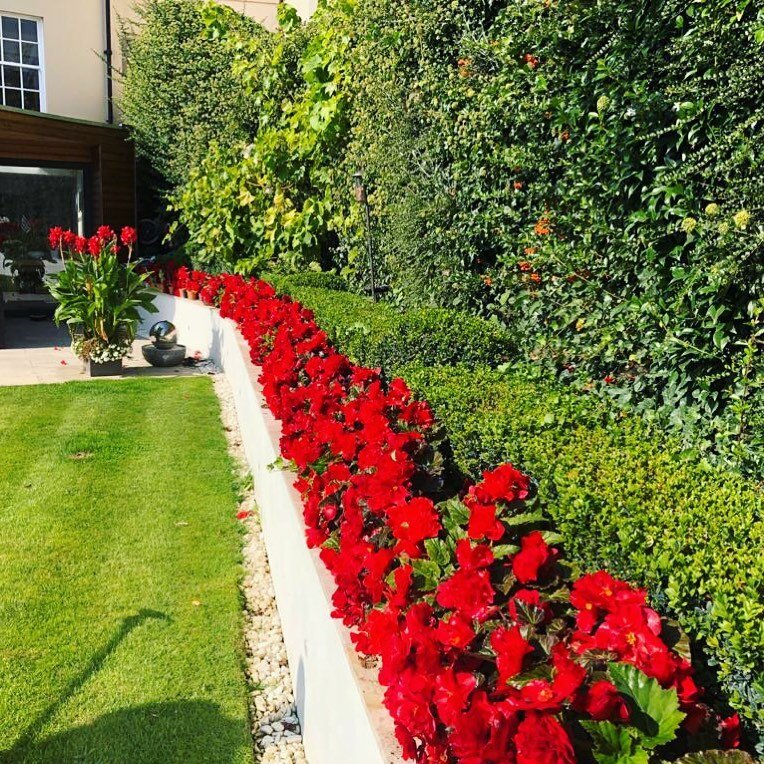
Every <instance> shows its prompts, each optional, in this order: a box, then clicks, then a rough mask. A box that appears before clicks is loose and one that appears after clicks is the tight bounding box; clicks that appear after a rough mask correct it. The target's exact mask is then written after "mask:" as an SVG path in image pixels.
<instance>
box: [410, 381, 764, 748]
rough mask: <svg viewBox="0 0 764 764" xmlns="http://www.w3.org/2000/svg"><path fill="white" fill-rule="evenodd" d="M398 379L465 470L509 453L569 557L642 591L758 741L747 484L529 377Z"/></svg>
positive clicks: (759, 660) (763, 517) (757, 638)
mask: <svg viewBox="0 0 764 764" xmlns="http://www.w3.org/2000/svg"><path fill="white" fill-rule="evenodd" d="M403 376H404V378H405V379H406V381H407V382H408V383H409V384H410V385H411V386H412V388H413V389H414V390H416V391H417V392H418V393H419V394H421V395H422V396H423V397H424V398H425V399H426V400H428V401H429V403H430V404H431V405H432V407H433V410H434V412H435V414H436V416H437V417H438V418H439V419H440V420H441V421H442V422H443V423H444V424H445V426H446V429H447V431H448V433H449V439H450V442H451V447H452V448H453V452H454V455H455V459H456V461H457V463H458V465H459V466H460V467H461V468H462V469H463V470H464V471H465V472H467V473H468V474H470V475H472V476H473V477H477V476H479V475H480V473H481V471H482V470H485V469H490V468H491V467H493V466H494V465H496V464H501V463H502V462H505V461H510V462H512V463H513V464H516V465H517V466H518V467H520V468H521V469H523V470H525V471H527V472H528V473H529V474H531V475H533V476H534V477H535V478H536V479H537V480H538V483H539V491H540V497H541V499H542V501H543V502H544V504H545V506H546V507H547V508H548V511H549V513H550V515H551V516H552V518H553V520H554V523H555V526H556V527H557V529H558V530H559V531H560V533H561V534H562V536H563V538H564V539H565V545H566V549H567V550H568V552H569V554H571V556H572V557H573V558H574V559H577V560H579V561H580V562H582V563H583V564H584V565H585V566H586V567H587V568H588V569H590V570H594V569H597V568H600V567H602V568H605V569H608V570H611V571H614V572H616V573H618V574H620V575H623V576H625V577H627V578H629V579H630V580H634V581H637V582H639V583H641V584H644V585H647V586H649V587H650V588H651V589H652V590H653V591H654V592H655V596H656V597H658V601H663V602H664V603H665V605H666V606H667V608H669V609H670V611H673V612H674V613H675V614H676V616H677V617H678V618H679V619H680V621H681V623H682V625H683V626H684V627H685V628H686V629H687V630H688V631H689V632H690V633H691V634H692V635H693V636H695V637H697V638H698V639H700V640H702V641H703V642H704V643H705V644H707V645H708V654H709V658H710V662H711V663H712V664H716V665H717V668H718V671H719V676H720V678H721V681H722V683H723V685H724V687H725V689H726V690H727V692H728V693H729V694H730V697H731V699H732V703H733V705H734V706H735V707H737V708H739V709H740V710H741V711H742V712H743V713H744V715H745V716H746V718H747V719H748V720H749V721H750V722H752V723H754V724H755V725H757V726H758V729H759V734H760V735H762V742H764V734H762V733H764V597H763V596H762V590H761V581H762V580H764V560H762V556H761V550H762V549H764V496H762V493H761V490H760V489H759V487H758V485H756V484H755V483H753V482H752V481H750V480H746V479H744V478H742V477H740V476H739V475H737V474H735V473H732V472H729V471H724V470H720V469H718V468H714V467H712V466H709V465H707V464H705V463H703V462H699V461H698V458H697V454H695V453H685V452H682V450H681V449H680V447H679V446H678V445H677V443H676V442H675V441H672V440H666V439H665V438H662V437H661V436H660V434H659V433H657V432H655V431H654V430H652V429H650V428H649V427H647V426H646V425H645V424H644V423H642V422H641V421H640V420H639V419H637V418H633V417H625V416H623V415H617V414H616V415H614V414H613V413H612V412H611V411H609V409H608V407H607V406H606V405H605V404H603V403H602V402H598V401H597V399H596V398H591V397H589V398H587V397H585V396H581V395H580V394H576V393H575V392H572V391H569V390H565V389H563V388H560V387H559V386H557V385H552V384H548V383H547V384H545V383H543V382H541V381H540V380H538V379H530V378H528V377H524V376H522V375H521V374H518V373H513V374H502V373H499V372H496V371H492V370H489V369H485V368H482V369H481V368H478V369H476V370H474V371H466V370H459V369H453V368H429V367H424V366H411V367H408V368H407V369H405V370H404V371H403ZM613 416H615V417H616V420H615V421H613Z"/></svg>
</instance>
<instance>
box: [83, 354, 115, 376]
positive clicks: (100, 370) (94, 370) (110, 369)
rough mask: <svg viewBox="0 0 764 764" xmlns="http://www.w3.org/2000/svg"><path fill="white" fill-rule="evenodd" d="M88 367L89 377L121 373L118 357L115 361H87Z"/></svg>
mask: <svg viewBox="0 0 764 764" xmlns="http://www.w3.org/2000/svg"><path fill="white" fill-rule="evenodd" d="M88 368H89V370H90V376H91V377H116V376H118V375H119V374H121V373H122V359H121V358H118V359H117V360H116V361H106V362H104V363H96V362H95V361H88Z"/></svg>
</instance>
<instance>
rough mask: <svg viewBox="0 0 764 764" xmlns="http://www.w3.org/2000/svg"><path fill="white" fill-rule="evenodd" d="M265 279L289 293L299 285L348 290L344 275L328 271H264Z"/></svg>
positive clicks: (337, 290)
mask: <svg viewBox="0 0 764 764" xmlns="http://www.w3.org/2000/svg"><path fill="white" fill-rule="evenodd" d="M260 278H261V279H263V281H267V282H268V283H269V284H272V285H273V286H274V288H275V289H276V290H278V291H279V292H284V293H286V294H288V293H289V291H290V290H291V289H296V288H298V287H313V288H315V289H331V290H333V291H335V292H347V291H348V283H347V281H345V279H343V278H342V276H339V275H337V274H336V273H327V272H326V271H302V272H301V273H290V274H282V273H263V274H261V275H260Z"/></svg>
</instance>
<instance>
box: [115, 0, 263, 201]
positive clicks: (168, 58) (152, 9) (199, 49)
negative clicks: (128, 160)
mask: <svg viewBox="0 0 764 764" xmlns="http://www.w3.org/2000/svg"><path fill="white" fill-rule="evenodd" d="M136 9H137V12H138V19H137V23H136V24H131V23H125V24H123V27H122V29H121V37H122V46H123V50H124V51H125V54H126V56H125V57H126V76H125V78H124V83H123V85H124V89H123V94H122V98H121V101H120V106H121V108H122V112H123V118H124V121H125V123H126V124H127V125H129V126H130V129H131V131H132V133H133V138H134V140H135V145H136V148H137V150H138V153H139V154H140V155H141V156H142V157H143V158H145V159H146V160H147V161H148V163H149V164H150V166H151V167H152V168H153V169H154V170H155V171H156V172H157V173H158V174H159V176H160V177H161V178H162V179H163V181H164V182H165V183H166V184H167V187H168V188H172V187H174V186H176V185H177V184H180V183H183V182H185V181H186V179H187V178H188V174H189V172H190V171H191V169H192V168H193V167H194V166H195V165H197V164H198V163H199V162H200V161H201V159H202V158H203V157H204V156H205V155H206V153H207V151H208V150H209V147H210V143H212V142H215V143H218V144H221V145H224V146H227V147H228V146H232V145H234V144H235V143H236V142H237V141H241V140H244V139H245V138H246V137H247V136H248V135H249V134H250V133H251V132H252V131H253V130H254V128H255V126H256V125H257V121H258V109H257V104H256V103H254V102H252V101H250V100H248V99H247V98H246V91H245V89H244V85H243V82H242V80H241V78H240V77H238V76H236V75H235V74H234V72H233V70H232V66H233V62H234V55H233V53H232V52H231V51H230V50H228V49H227V48H225V47H224V46H221V45H220V44H219V43H218V42H217V41H216V40H215V39H214V38H213V37H212V36H211V35H209V34H208V33H207V26H206V24H205V21H204V15H203V10H202V6H201V4H200V3H198V2H195V1H194V0H140V2H139V3H138V4H137V6H136ZM221 12H222V13H225V14H226V16H227V18H228V21H229V23H230V24H231V25H232V26H233V27H234V28H235V29H237V30H238V31H240V32H241V33H243V34H247V35H249V36H251V37H253V38H257V39H260V40H261V41H262V44H266V43H267V41H268V39H269V35H267V33H266V32H265V30H264V29H263V28H262V27H261V26H260V25H259V24H257V23H255V22H254V21H253V20H252V19H249V18H245V17H244V16H241V15H240V14H238V13H235V12H234V11H232V10H230V9H223V10H221Z"/></svg>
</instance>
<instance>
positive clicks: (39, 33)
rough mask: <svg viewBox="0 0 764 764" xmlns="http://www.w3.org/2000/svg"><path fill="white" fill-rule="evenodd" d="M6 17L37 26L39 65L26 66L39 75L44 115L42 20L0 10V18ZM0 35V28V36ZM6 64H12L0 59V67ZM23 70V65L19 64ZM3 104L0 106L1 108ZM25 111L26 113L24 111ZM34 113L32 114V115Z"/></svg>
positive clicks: (46, 100)
mask: <svg viewBox="0 0 764 764" xmlns="http://www.w3.org/2000/svg"><path fill="white" fill-rule="evenodd" d="M2 16H7V17H9V18H14V19H19V20H20V21H21V20H23V21H34V22H35V24H37V55H38V58H39V64H38V65H37V66H36V67H34V66H30V65H29V64H26V67H27V69H37V70H38V72H39V74H40V111H39V113H40V114H46V113H47V112H48V97H47V88H46V83H45V79H46V78H45V40H44V38H43V23H42V22H43V20H42V18H41V17H40V16H27V15H25V14H23V13H14V12H13V11H4V10H2V9H0V17H2ZM1 35H2V27H0V36H1ZM5 63H7V64H8V65H9V66H13V65H14V64H13V63H12V62H10V61H8V62H6V61H3V60H2V59H0V66H2V65H3V64H5ZM19 66H20V67H21V68H22V69H23V67H24V66H25V65H24V64H19ZM2 105H3V104H0V106H2ZM25 111H27V110H26V109H25ZM34 113H35V112H32V114H34Z"/></svg>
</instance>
